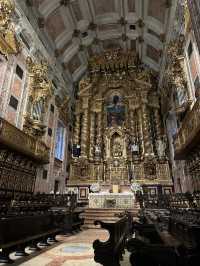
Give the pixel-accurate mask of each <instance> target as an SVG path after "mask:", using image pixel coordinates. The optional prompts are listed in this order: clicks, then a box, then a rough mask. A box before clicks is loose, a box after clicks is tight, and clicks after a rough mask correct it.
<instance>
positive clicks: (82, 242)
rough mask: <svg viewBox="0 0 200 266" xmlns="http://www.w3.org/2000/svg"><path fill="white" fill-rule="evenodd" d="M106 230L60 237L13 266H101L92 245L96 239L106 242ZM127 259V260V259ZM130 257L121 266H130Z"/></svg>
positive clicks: (17, 261) (86, 231)
mask: <svg viewBox="0 0 200 266" xmlns="http://www.w3.org/2000/svg"><path fill="white" fill-rule="evenodd" d="M108 237H109V234H108V232H107V231H106V230H101V229H89V230H84V231H81V232H79V233H77V234H75V235H71V236H68V237H66V236H58V237H57V239H58V240H59V242H58V243H57V244H56V245H53V246H50V247H49V248H47V249H44V250H42V252H39V253H33V254H32V255H30V256H28V257H26V258H24V259H21V260H20V259H16V258H14V257H13V259H15V260H16V262H15V263H14V264H12V265H13V266H18V265H20V266H101V265H100V264H98V263H96V262H95V261H94V250H93V247H92V243H93V241H94V240H95V239H100V240H101V241H106V240H107V239H108ZM126 257H127V258H126ZM128 259H129V256H125V259H124V261H123V262H121V266H129V265H130V264H129V262H128Z"/></svg>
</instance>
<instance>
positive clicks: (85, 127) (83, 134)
mask: <svg viewBox="0 0 200 266" xmlns="http://www.w3.org/2000/svg"><path fill="white" fill-rule="evenodd" d="M81 122H82V130H81V157H84V158H87V152H88V150H87V147H88V145H87V144H88V143H87V140H88V135H89V134H88V109H84V111H83V116H82V121H81Z"/></svg>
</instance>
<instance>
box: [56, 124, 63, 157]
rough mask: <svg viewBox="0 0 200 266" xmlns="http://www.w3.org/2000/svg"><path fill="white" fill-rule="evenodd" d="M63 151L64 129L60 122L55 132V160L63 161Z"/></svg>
mask: <svg viewBox="0 0 200 266" xmlns="http://www.w3.org/2000/svg"><path fill="white" fill-rule="evenodd" d="M64 150H65V128H64V126H63V124H62V123H61V122H58V126H57V130H56V147H55V158H56V159H58V160H61V161H62V160H63V157H64Z"/></svg>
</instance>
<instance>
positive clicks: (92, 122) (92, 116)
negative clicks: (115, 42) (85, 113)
mask: <svg viewBox="0 0 200 266" xmlns="http://www.w3.org/2000/svg"><path fill="white" fill-rule="evenodd" d="M94 135H95V113H94V112H92V113H91V114H90V160H93V159H94V146H95V143H94V141H95V140H94V137H95V136H94Z"/></svg>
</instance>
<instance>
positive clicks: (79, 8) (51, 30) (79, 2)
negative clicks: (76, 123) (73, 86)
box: [28, 0, 174, 81]
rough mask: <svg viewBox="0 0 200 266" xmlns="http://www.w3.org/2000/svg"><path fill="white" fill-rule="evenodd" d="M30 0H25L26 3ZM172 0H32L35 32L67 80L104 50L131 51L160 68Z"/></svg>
mask: <svg viewBox="0 0 200 266" xmlns="http://www.w3.org/2000/svg"><path fill="white" fill-rule="evenodd" d="M28 2H30V0H29V1H28ZM173 2H174V1H171V0H32V1H31V5H30V3H29V5H30V6H31V9H32V10H33V11H34V13H35V14H36V15H37V19H38V25H39V27H40V30H41V31H42V32H43V33H44V34H45V36H46V38H47V39H48V42H49V45H50V46H51V49H52V51H54V54H55V57H56V58H57V60H58V61H59V62H60V63H61V64H62V67H63V71H64V73H65V74H66V76H67V77H68V79H69V80H71V81H76V80H78V79H79V78H80V76H81V75H82V74H83V73H84V72H85V71H86V69H87V59H88V57H90V56H92V55H93V54H96V53H100V52H102V51H103V50H104V49H110V48H118V47H121V48H122V49H124V50H129V49H131V50H135V51H136V52H137V53H138V54H139V56H140V58H141V60H142V62H143V63H144V64H147V65H149V66H150V67H151V68H153V69H154V70H156V71H159V68H160V63H161V61H162V54H163V48H164V44H165V41H166V35H167V32H168V27H169V25H170V23H169V22H170V21H169V20H170V11H171V8H172V5H173Z"/></svg>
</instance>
